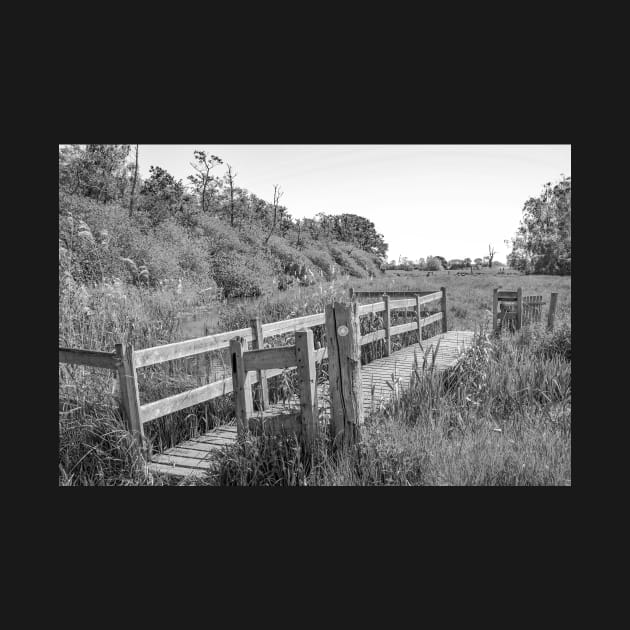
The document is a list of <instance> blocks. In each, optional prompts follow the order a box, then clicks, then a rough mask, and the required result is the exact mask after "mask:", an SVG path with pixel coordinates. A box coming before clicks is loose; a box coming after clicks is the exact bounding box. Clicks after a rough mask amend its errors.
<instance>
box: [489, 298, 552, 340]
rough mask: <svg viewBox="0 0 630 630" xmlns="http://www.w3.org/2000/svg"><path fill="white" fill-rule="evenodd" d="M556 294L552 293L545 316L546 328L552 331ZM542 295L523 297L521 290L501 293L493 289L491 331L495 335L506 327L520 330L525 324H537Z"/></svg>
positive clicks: (540, 313)
mask: <svg viewBox="0 0 630 630" xmlns="http://www.w3.org/2000/svg"><path fill="white" fill-rule="evenodd" d="M557 302H558V294H557V293H552V294H551V298H550V300H549V311H548V314H547V328H548V329H549V330H553V327H554V320H555V316H556V305H557ZM544 304H545V302H543V296H542V295H525V296H524V295H523V289H522V288H520V287H519V288H518V289H517V290H516V291H502V290H499V289H494V292H493V299H492V329H493V331H494V332H495V333H497V332H498V331H499V330H501V329H502V328H503V327H504V326H506V327H507V328H508V329H510V330H520V329H521V327H522V326H523V325H525V324H530V323H533V322H539V321H540V320H541V318H542V307H543V305H544Z"/></svg>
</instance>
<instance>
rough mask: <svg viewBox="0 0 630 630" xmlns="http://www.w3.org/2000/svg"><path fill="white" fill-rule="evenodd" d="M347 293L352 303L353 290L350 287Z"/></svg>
mask: <svg viewBox="0 0 630 630" xmlns="http://www.w3.org/2000/svg"><path fill="white" fill-rule="evenodd" d="M348 293H349V294H350V300H351V301H352V300H353V299H354V289H353V288H352V287H350V289H349V290H348Z"/></svg>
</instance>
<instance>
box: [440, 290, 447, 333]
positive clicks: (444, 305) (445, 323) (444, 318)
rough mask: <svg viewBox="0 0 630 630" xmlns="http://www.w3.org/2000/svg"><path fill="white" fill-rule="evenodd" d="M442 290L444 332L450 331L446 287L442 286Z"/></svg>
mask: <svg viewBox="0 0 630 630" xmlns="http://www.w3.org/2000/svg"><path fill="white" fill-rule="evenodd" d="M441 290H442V332H443V333H445V332H448V322H447V321H446V287H441Z"/></svg>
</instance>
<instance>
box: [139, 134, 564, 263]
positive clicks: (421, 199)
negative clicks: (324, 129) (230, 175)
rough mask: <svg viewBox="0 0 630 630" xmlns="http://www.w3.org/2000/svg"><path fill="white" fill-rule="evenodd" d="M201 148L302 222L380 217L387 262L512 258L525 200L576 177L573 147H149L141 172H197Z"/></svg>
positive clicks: (220, 168)
mask: <svg viewBox="0 0 630 630" xmlns="http://www.w3.org/2000/svg"><path fill="white" fill-rule="evenodd" d="M195 149H199V150H203V151H206V152H207V153H208V154H211V155H217V156H218V157H220V158H221V159H222V160H223V161H224V165H223V166H218V167H217V168H216V171H215V172H217V171H218V174H221V175H222V174H223V173H224V172H225V164H228V163H229V164H231V165H232V167H233V168H234V169H235V170H236V172H237V178H236V183H237V185H238V186H241V187H242V188H246V189H247V190H249V191H251V192H253V193H255V194H256V195H258V196H259V197H261V198H262V199H265V200H267V201H272V199H273V185H274V184H279V185H280V187H281V189H282V191H283V193H284V195H283V196H282V198H281V200H280V203H281V204H282V205H284V206H286V207H287V209H288V211H289V213H290V214H291V215H292V216H293V218H302V217H314V216H315V215H316V214H317V213H318V212H326V213H330V214H338V213H342V212H350V213H353V214H358V215H361V216H363V217H366V218H368V219H370V220H371V221H373V222H374V225H375V226H376V229H377V231H378V232H380V233H381V234H383V236H384V238H385V241H386V242H387V243H388V244H389V251H388V255H387V258H388V259H396V260H398V257H399V256H400V255H402V256H407V257H408V258H410V259H412V260H417V259H418V258H419V257H423V258H426V257H427V256H428V255H439V256H444V258H446V259H447V260H450V259H452V258H465V257H470V258H472V259H475V258H477V257H479V258H482V257H483V256H485V255H487V254H488V245H489V244H492V245H493V246H494V248H495V249H496V257H495V258H496V259H497V260H500V261H502V262H505V259H506V257H507V254H508V253H509V249H508V248H507V247H506V245H505V243H504V240H505V239H510V238H511V237H512V236H513V235H514V233H515V232H516V229H517V228H518V225H519V221H520V218H521V213H522V209H523V204H524V203H525V201H527V199H529V198H530V197H533V196H537V195H539V194H540V192H541V190H542V187H543V185H544V184H545V183H546V182H550V181H551V182H554V181H556V180H558V179H559V178H560V176H561V174H564V175H566V176H570V175H571V146H570V145H454V144H453V145H343V144H341V145H298V144H294V145H262V144H261V145H244V144H241V145H238V144H236V145H219V144H217V145H202V144H200V145H174V144H171V145H157V144H153V145H145V144H141V145H140V148H139V163H140V172H141V174H142V176H143V177H145V178H146V177H148V176H149V167H150V166H161V167H162V168H164V169H166V170H167V171H169V173H171V174H172V175H173V176H174V177H175V178H176V179H182V180H184V181H186V178H187V176H188V175H191V174H192V173H193V169H192V167H191V165H190V163H191V162H192V161H193V159H194V156H193V151H194V150H195Z"/></svg>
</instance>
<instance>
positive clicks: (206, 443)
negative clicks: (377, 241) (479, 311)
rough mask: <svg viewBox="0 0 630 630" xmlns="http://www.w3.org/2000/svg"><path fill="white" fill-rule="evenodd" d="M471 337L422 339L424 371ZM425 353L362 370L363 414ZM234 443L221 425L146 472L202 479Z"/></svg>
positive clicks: (323, 400)
mask: <svg viewBox="0 0 630 630" xmlns="http://www.w3.org/2000/svg"><path fill="white" fill-rule="evenodd" d="M473 337H474V333H473V332H472V331H462V330H452V331H449V332H447V333H442V334H440V335H436V336H435V337H431V338H430V339H425V340H424V341H423V342H422V349H423V350H424V352H425V353H426V356H427V363H426V369H430V368H431V367H432V360H433V351H434V350H435V348H436V347H437V344H438V341H439V342H440V345H439V347H438V352H437V354H436V356H435V367H434V371H437V372H440V371H442V370H445V369H446V368H448V367H450V366H452V365H454V364H455V363H457V361H458V359H459V356H460V352H461V350H465V349H467V348H469V347H470V346H471V344H472V340H473ZM423 357H424V353H423V351H422V350H421V348H420V346H419V345H418V344H414V345H412V346H408V347H407V348H403V349H402V350H399V351H398V352H393V353H392V354H391V355H390V356H389V357H384V358H382V359H377V360H376V361H373V362H372V363H368V364H367V365H363V366H362V367H361V380H362V386H363V410H364V413H365V415H366V416H367V415H369V413H370V412H371V411H372V410H374V408H375V406H376V405H378V404H380V403H381V402H386V401H387V400H389V399H390V398H391V396H392V395H393V391H392V389H391V388H390V387H389V386H388V385H387V382H388V381H389V382H390V383H392V380H393V379H392V375H393V374H395V375H396V380H397V382H398V388H402V387H406V386H408V385H409V382H410V379H411V373H412V370H413V363H414V358H417V362H418V366H419V369H420V370H421V369H422V363H423ZM317 398H318V405H319V407H320V408H323V409H324V410H325V412H324V414H323V415H326V412H327V411H328V409H329V408H330V398H329V396H328V384H327V383H324V384H323V385H319V386H318V387H317ZM298 408H299V400H298V399H297V398H295V399H292V400H290V401H287V402H286V403H285V404H282V403H276V404H273V405H270V408H269V409H268V410H267V411H265V412H264V413H260V414H257V417H258V418H260V419H266V418H270V417H275V416H278V415H280V414H287V413H292V412H293V413H294V412H296V411H297V409H298ZM235 441H236V424H235V423H231V424H227V425H222V426H220V427H217V428H216V429H211V430H210V431H208V432H207V433H206V434H205V435H202V436H199V437H196V438H192V439H190V440H186V441H185V442H181V443H180V444H178V445H177V446H175V447H173V448H169V449H167V450H166V451H164V452H163V453H160V454H159V455H153V457H152V461H151V463H150V464H149V470H151V471H152V472H156V473H167V474H170V475H174V476H178V477H188V476H192V477H202V476H204V475H205V474H206V472H207V471H208V469H209V468H210V467H211V466H212V463H213V455H215V454H216V452H217V451H218V450H219V449H221V448H223V447H224V446H225V445H228V444H233V443H234V442H235Z"/></svg>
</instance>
